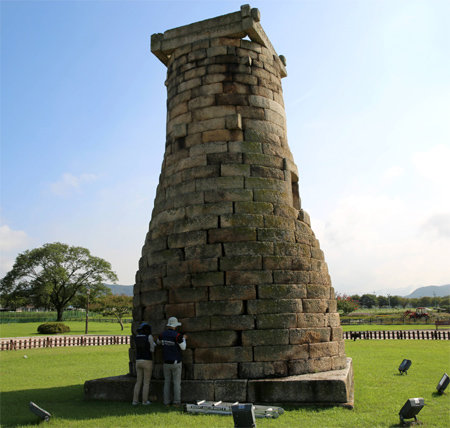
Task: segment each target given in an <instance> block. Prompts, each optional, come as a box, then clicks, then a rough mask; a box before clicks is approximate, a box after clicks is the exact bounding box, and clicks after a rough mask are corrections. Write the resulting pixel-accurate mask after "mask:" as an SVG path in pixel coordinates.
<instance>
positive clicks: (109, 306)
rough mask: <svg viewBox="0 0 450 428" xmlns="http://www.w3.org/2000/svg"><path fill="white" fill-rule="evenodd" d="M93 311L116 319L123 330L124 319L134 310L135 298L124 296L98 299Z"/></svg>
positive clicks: (111, 295) (92, 307)
mask: <svg viewBox="0 0 450 428" xmlns="http://www.w3.org/2000/svg"><path fill="white" fill-rule="evenodd" d="M91 310H92V311H94V312H100V313H101V314H102V315H103V316H112V317H115V318H116V319H117V322H118V323H119V324H120V327H121V329H122V330H123V318H124V317H125V316H127V315H130V314H131V311H132V310H133V297H131V296H125V295H124V294H121V295H113V294H110V295H108V296H103V297H101V298H100V299H97V301H96V302H95V303H94V304H93V305H92V306H91Z"/></svg>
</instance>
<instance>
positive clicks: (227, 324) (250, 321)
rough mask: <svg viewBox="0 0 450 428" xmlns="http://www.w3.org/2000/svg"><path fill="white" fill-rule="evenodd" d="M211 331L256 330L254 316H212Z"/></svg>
mask: <svg viewBox="0 0 450 428" xmlns="http://www.w3.org/2000/svg"><path fill="white" fill-rule="evenodd" d="M210 320H211V330H223V329H224V328H229V329H230V330H235V331H236V330H251V329H253V328H255V319H254V317H253V315H232V316H211V317H210Z"/></svg>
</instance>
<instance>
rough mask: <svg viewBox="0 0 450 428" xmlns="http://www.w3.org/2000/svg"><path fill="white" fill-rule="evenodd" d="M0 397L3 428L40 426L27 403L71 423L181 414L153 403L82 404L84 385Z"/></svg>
mask: <svg viewBox="0 0 450 428" xmlns="http://www.w3.org/2000/svg"><path fill="white" fill-rule="evenodd" d="M1 395H2V399H1V403H0V414H1V426H2V427H16V426H20V425H34V424H38V423H40V422H41V420H40V419H39V417H38V416H36V415H35V414H34V413H32V412H31V411H30V410H29V403H30V401H33V402H34V403H35V404H37V405H38V406H39V407H41V408H43V409H44V410H46V411H47V412H49V413H50V414H51V415H52V418H63V419H73V420H85V419H95V418H101V417H109V416H127V415H141V414H149V413H172V412H179V411H180V410H179V409H175V408H171V407H166V406H164V405H163V404H159V403H153V404H152V405H150V406H132V405H131V398H130V402H117V401H86V400H84V393H83V385H71V386H65V387H59V388H42V389H28V390H22V391H8V392H2V394H1Z"/></svg>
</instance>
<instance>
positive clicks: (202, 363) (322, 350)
mask: <svg viewBox="0 0 450 428" xmlns="http://www.w3.org/2000/svg"><path fill="white" fill-rule="evenodd" d="M284 76H285V68H284V64H283V62H282V61H281V60H280V58H279V57H278V56H277V55H276V54H274V52H273V50H272V49H271V48H268V47H266V46H264V45H263V44H260V43H257V42H252V41H249V40H243V39H241V35H238V36H236V37H207V38H206V37H205V38H203V39H200V40H196V41H194V42H190V43H185V44H183V45H181V46H178V47H176V48H175V49H173V50H171V52H170V57H169V58H168V60H167V80H166V86H167V94H168V96H167V140H166V150H165V155H164V161H163V164H162V170H161V175H160V181H159V185H158V189H157V193H156V198H155V203H154V209H153V213H152V219H151V222H150V227H149V231H148V234H147V237H146V239H145V244H144V247H143V249H142V258H141V259H140V262H139V271H138V273H137V275H136V285H135V303H134V321H135V325H134V327H136V325H137V324H138V323H140V322H141V321H143V320H145V321H148V322H150V323H151V324H152V326H153V332H154V333H159V332H161V331H162V330H163V329H164V326H165V321H166V320H167V318H168V317H170V316H176V317H178V318H179V319H180V321H181V322H182V323H183V325H182V330H183V331H184V332H186V334H187V335H188V340H187V344H188V349H187V350H186V351H185V354H184V355H185V357H184V364H183V378H184V379H192V380H210V379H260V378H268V377H284V376H289V375H296V374H304V373H314V372H321V371H329V370H335V369H341V368H344V367H345V365H346V358H345V352H344V342H343V338H342V329H341V327H340V321H339V315H338V313H337V310H336V300H335V297H334V290H333V288H332V287H331V282H330V277H329V275H328V270H327V265H326V263H325V261H324V255H323V252H322V251H321V250H320V247H319V243H318V241H317V239H316V238H315V236H314V233H313V231H312V230H311V227H310V221H309V217H308V215H307V214H306V213H305V212H304V211H303V210H302V209H301V202H300V197H299V193H298V172H297V167H296V166H295V164H294V162H293V158H292V154H291V152H290V150H289V147H288V144H287V138H286V117H285V111H284V104H283V96H282V88H281V78H282V77H284ZM130 360H131V361H132V360H133V349H131V352H130ZM160 363H161V360H160V357H158V358H157V361H156V365H155V371H154V373H155V376H156V377H157V378H161V377H162V370H161V364H160Z"/></svg>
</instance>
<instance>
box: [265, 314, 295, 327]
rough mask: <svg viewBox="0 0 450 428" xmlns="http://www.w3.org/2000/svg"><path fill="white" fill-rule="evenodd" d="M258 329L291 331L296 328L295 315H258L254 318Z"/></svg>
mask: <svg viewBox="0 0 450 428" xmlns="http://www.w3.org/2000/svg"><path fill="white" fill-rule="evenodd" d="M256 326H257V328H258V329H274V328H275V329H279V328H281V329H291V328H295V327H296V326H297V314H295V313H294V314H259V315H257V316H256Z"/></svg>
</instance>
